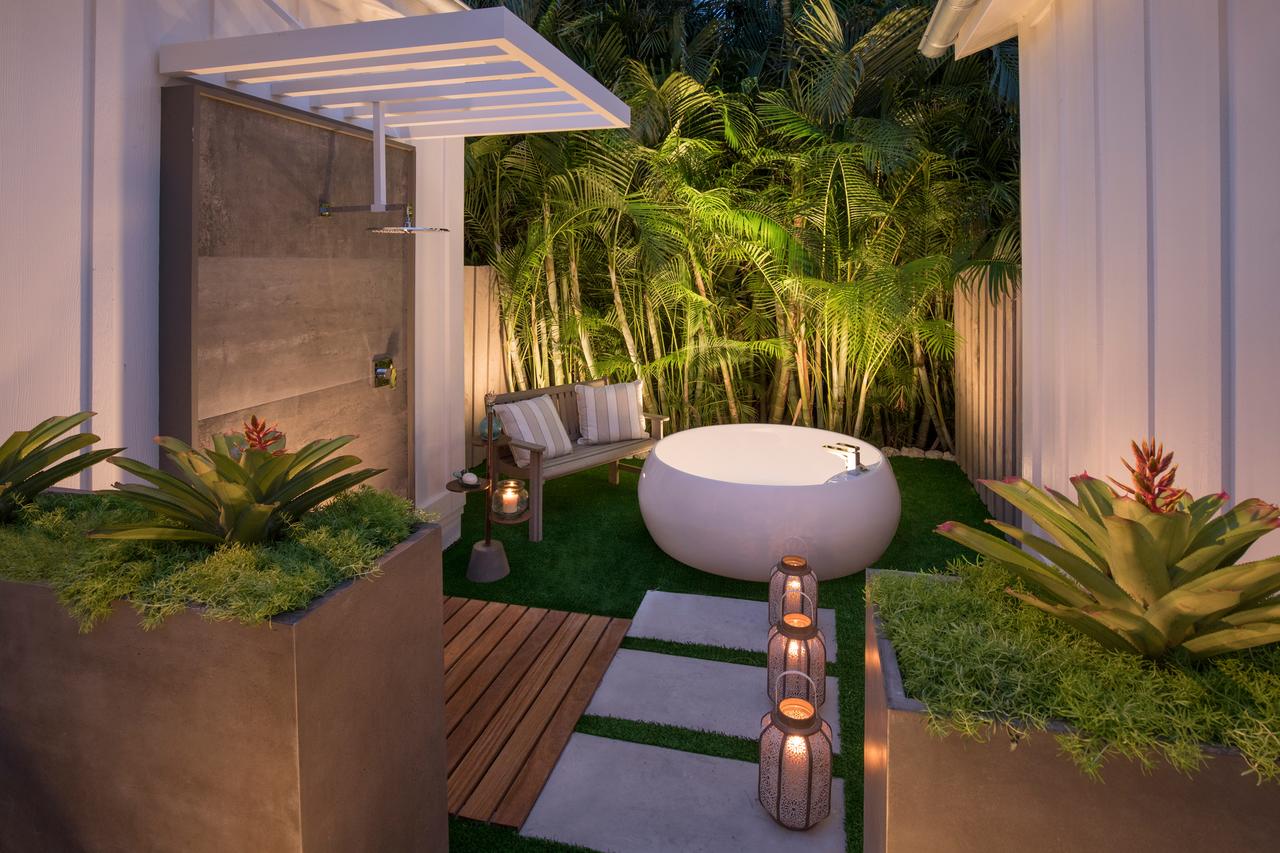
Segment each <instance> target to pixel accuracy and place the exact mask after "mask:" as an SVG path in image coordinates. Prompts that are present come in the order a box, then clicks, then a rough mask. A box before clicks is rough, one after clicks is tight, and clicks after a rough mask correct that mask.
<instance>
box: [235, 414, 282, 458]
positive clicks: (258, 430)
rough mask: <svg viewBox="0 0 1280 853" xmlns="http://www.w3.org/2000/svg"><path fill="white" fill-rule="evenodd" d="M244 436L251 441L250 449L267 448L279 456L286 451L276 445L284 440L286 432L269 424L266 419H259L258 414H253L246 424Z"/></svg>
mask: <svg viewBox="0 0 1280 853" xmlns="http://www.w3.org/2000/svg"><path fill="white" fill-rule="evenodd" d="M244 437H245V440H246V441H248V442H249V449H250V450H266V451H269V452H270V453H271V455H272V456H278V455H279V454H281V453H283V452H284V451H283V450H282V449H279V448H277V447H276V445H277V444H279V443H282V442H283V441H284V433H282V432H280V430H278V429H276V428H275V427H274V426H269V425H268V424H267V422H266V421H260V420H258V416H257V415H252V416H251V417H250V418H249V422H248V423H246V424H245V425H244Z"/></svg>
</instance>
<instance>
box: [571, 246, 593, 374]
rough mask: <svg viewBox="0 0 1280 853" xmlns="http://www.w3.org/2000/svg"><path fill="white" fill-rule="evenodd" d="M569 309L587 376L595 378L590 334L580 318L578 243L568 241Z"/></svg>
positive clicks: (580, 286) (580, 294)
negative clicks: (575, 327)
mask: <svg viewBox="0 0 1280 853" xmlns="http://www.w3.org/2000/svg"><path fill="white" fill-rule="evenodd" d="M569 310H570V311H572V312H573V322H574V325H575V326H577V328H578V344H579V346H581V347H582V360H583V362H585V363H586V365H587V378H588V379H595V378H596V356H595V351H594V350H592V348H591V334H590V332H589V330H588V329H587V325H586V323H585V322H584V321H583V318H582V285H581V283H580V282H579V281H578V245H577V243H576V242H574V241H570V243H569Z"/></svg>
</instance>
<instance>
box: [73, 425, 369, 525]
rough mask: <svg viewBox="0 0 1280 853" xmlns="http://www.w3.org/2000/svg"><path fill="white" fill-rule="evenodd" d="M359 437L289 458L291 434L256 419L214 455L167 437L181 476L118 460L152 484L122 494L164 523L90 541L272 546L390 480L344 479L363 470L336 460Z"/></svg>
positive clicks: (364, 474) (123, 488) (352, 459)
mask: <svg viewBox="0 0 1280 853" xmlns="http://www.w3.org/2000/svg"><path fill="white" fill-rule="evenodd" d="M354 437H355V436H350V435H344V436H340V437H339V438H332V439H326V440H317V441H313V442H311V443H309V444H307V445H306V446H304V447H303V448H302V449H301V450H298V451H297V452H287V451H286V450H285V449H284V445H285V437H284V434H283V433H281V432H279V431H278V430H276V429H275V428H273V427H268V426H267V425H266V424H264V423H262V422H260V421H259V420H258V419H257V418H256V417H254V418H253V419H252V420H251V421H250V422H249V423H247V424H245V429H244V434H243V435H240V434H229V435H220V436H216V437H215V438H214V446H213V448H211V449H208V448H206V449H201V450H194V449H192V448H191V447H189V446H188V445H186V444H185V443H183V442H181V441H179V440H178V439H176V438H169V437H167V436H160V437H158V438H157V439H156V443H157V444H159V445H160V449H161V450H162V451H164V453H165V454H166V455H167V456H168V458H169V461H170V462H172V463H173V466H174V468H175V470H176V471H177V475H176V476H175V475H173V474H167V473H165V472H164V471H161V470H160V469H158V468H153V467H151V466H150V465H147V464H145V463H142V462H137V461H135V460H133V459H112V460H111V461H112V462H113V463H114V464H116V465H118V466H120V467H121V468H123V469H124V470H126V471H128V472H129V473H131V474H133V475H135V476H137V477H140V478H141V479H143V480H146V481H147V482H148V483H151V484H152V485H150V486H144V485H140V484H137V483H116V484H115V488H116V489H117V490H118V491H119V493H120V496H121V497H124V498H125V499H127V500H131V501H134V502H136V503H138V504H140V505H142V506H144V507H146V508H148V509H150V510H151V511H152V512H153V513H154V514H155V515H157V516H159V518H160V519H162V520H163V522H164V523H156V522H155V521H154V520H147V521H141V522H130V523H125V524H119V525H114V526H104V527H102V528H100V529H98V530H95V531H94V532H93V533H92V534H90V535H92V536H95V537H98V538H102V539H138V540H151V541H157V542H202V543H206V544H219V543H233V542H238V543H241V544H254V543H257V542H267V541H270V540H272V539H275V538H276V537H278V536H279V535H280V533H281V532H282V531H283V530H284V529H285V528H286V527H288V526H289V525H290V524H292V523H293V522H294V521H296V520H297V519H299V518H300V517H302V516H303V514H305V513H306V512H308V511H310V510H312V509H314V508H315V507H316V506H319V505H320V504H321V503H323V502H324V501H326V500H329V499H330V498H332V497H333V496H335V495H338V494H341V493H342V492H344V491H346V490H347V489H350V488H352V487H353V486H356V485H359V484H360V483H362V482H364V481H365V480H368V479H369V478H370V477H373V476H376V475H377V474H380V473H382V470H383V469H381V468H365V469H363V470H360V471H352V472H349V473H346V474H341V472H342V471H345V470H346V469H348V468H351V467H354V466H356V465H359V464H360V458H359V457H357V456H338V457H333V454H334V453H336V452H337V451H338V450H339V449H341V448H342V447H344V446H346V445H347V444H348V443H350V442H351V440H352V439H353V438H354ZM330 457H333V458H330ZM339 475H340V476H339Z"/></svg>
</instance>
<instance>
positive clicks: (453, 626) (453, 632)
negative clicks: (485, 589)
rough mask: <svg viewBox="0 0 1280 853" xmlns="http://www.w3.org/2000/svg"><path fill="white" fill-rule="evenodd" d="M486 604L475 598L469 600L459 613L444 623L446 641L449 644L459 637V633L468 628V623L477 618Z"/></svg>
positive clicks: (459, 609) (460, 608)
mask: <svg viewBox="0 0 1280 853" xmlns="http://www.w3.org/2000/svg"><path fill="white" fill-rule="evenodd" d="M485 603H486V602H483V601H480V600H478V599H475V598H470V599H467V601H465V602H464V603H463V605H462V606H461V607H459V608H458V612H457V613H455V614H453V616H452V617H451V618H449V619H446V620H445V623H444V641H445V642H446V643H447V642H449V641H450V640H452V639H453V638H454V637H455V636H457V634H458V632H459V631H461V630H462V629H463V628H465V627H466V625H467V623H468V622H470V621H471V620H472V619H474V618H475V615H476V614H477V613H479V612H480V611H481V610H483V609H484V606H485Z"/></svg>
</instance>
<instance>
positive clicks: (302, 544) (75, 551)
mask: <svg viewBox="0 0 1280 853" xmlns="http://www.w3.org/2000/svg"><path fill="white" fill-rule="evenodd" d="M148 518H150V513H149V512H148V511H146V510H141V509H139V508H138V507H137V506H135V505H133V504H131V503H128V502H126V501H124V500H122V499H120V498H117V497H110V496H104V495H86V494H49V493H47V494H44V495H41V496H40V497H39V498H38V499H37V500H36V501H35V502H34V503H32V504H31V505H29V506H27V507H24V508H23V509H22V510H21V514H20V517H19V519H18V521H17V522H15V523H13V524H5V525H0V578H3V579H6V580H13V581H24V582H29V583H47V584H49V585H50V586H52V587H53V589H54V591H55V592H56V593H57V595H58V598H59V599H60V600H61V601H62V603H63V604H64V605H66V607H67V609H68V610H70V611H71V615H72V616H74V617H75V618H76V619H77V620H78V621H79V622H80V625H81V629H82V630H88V629H90V628H92V626H93V624H94V623H95V622H97V621H98V620H100V619H102V618H104V617H106V616H107V614H109V613H110V612H111V605H112V603H113V602H115V601H116V600H118V599H128V601H129V603H130V604H132V605H133V607H134V608H135V609H136V610H137V611H138V613H139V616H140V618H141V620H142V624H143V626H144V627H148V628H149V627H154V626H155V625H158V624H159V623H160V622H161V621H162V620H163V619H164V618H165V617H166V616H169V615H171V614H173V613H177V612H179V611H181V610H183V609H185V608H187V607H189V606H193V605H195V606H200V607H203V608H204V612H205V614H206V615H207V616H208V617H209V618H212V619H233V620H237V621H240V622H245V623H253V622H261V621H263V620H265V619H269V618H270V617H272V616H275V615H278V614H280V613H285V612H287V611H290V610H296V609H298V608H301V607H305V606H306V605H307V604H309V603H310V602H311V601H312V600H313V599H315V598H318V597H319V596H321V595H323V594H324V593H326V592H328V591H329V590H330V589H332V588H334V587H335V586H337V585H338V584H340V583H342V582H344V581H347V580H350V579H351V578H354V577H359V576H361V575H363V574H366V573H368V572H370V571H372V570H373V569H374V564H375V562H376V561H377V559H378V557H380V556H381V555H382V554H383V553H385V552H386V551H388V550H389V549H390V548H391V547H392V546H394V545H395V544H396V543H398V542H400V541H402V540H404V539H406V538H408V536H409V534H410V533H411V532H412V530H413V527H414V526H415V525H416V524H417V523H418V521H419V520H420V519H419V517H418V515H417V513H416V512H415V510H414V508H413V505H412V504H411V503H410V502H409V501H407V500H405V499H404V498H400V497H397V496H395V495H392V494H389V493H387V492H379V491H376V490H374V489H369V488H361V489H357V490H355V491H352V492H348V493H346V494H344V495H342V496H340V497H338V498H336V499H335V500H333V501H332V502H330V503H329V504H327V505H326V506H324V507H322V508H320V509H318V510H315V511H314V512H310V513H308V514H307V515H306V516H305V517H304V518H303V519H302V521H300V522H299V523H297V524H295V525H293V526H292V527H291V528H290V529H289V530H288V532H287V533H286V534H285V536H284V537H283V538H282V539H280V540H279V541H277V542H271V543H269V544H263V545H250V546H245V545H231V546H226V547H222V548H218V549H213V548H210V547H209V546H207V545H200V544H194V545H193V544H174V543H152V542H135V541H113V540H103V539H90V538H88V536H87V535H86V534H88V533H89V532H90V531H93V530H95V529H97V528H100V527H103V526H108V525H113V524H120V523H124V522H137V521H140V520H145V519H148Z"/></svg>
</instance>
